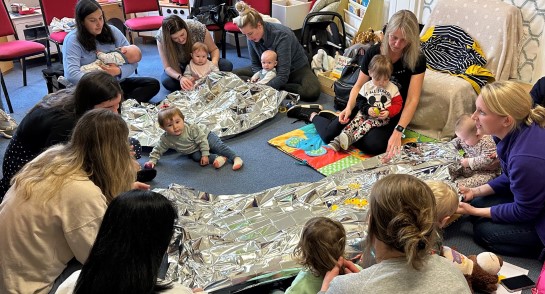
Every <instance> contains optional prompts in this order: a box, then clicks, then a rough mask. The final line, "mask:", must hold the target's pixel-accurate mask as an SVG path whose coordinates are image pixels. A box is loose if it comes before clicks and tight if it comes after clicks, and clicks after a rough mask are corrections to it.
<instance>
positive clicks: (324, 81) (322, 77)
mask: <svg viewBox="0 0 545 294" xmlns="http://www.w3.org/2000/svg"><path fill="white" fill-rule="evenodd" d="M336 80H337V79H336V78H333V77H331V71H326V72H324V73H319V74H318V81H320V90H322V92H323V93H324V94H327V95H329V96H331V97H335V91H333V83H334V82H335V81H336Z"/></svg>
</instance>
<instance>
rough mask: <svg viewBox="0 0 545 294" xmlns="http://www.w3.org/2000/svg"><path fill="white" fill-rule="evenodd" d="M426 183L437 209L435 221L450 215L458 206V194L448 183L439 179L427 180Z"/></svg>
mask: <svg viewBox="0 0 545 294" xmlns="http://www.w3.org/2000/svg"><path fill="white" fill-rule="evenodd" d="M426 184H427V185H428V186H429V187H430V189H431V191H432V192H433V196H435V206H436V209H437V221H441V220H442V219H444V218H445V217H447V216H452V215H453V214H454V213H456V209H457V208H458V203H459V202H460V200H459V199H458V194H457V193H456V190H454V188H452V187H451V186H450V185H449V184H447V183H445V182H441V181H434V180H428V181H426Z"/></svg>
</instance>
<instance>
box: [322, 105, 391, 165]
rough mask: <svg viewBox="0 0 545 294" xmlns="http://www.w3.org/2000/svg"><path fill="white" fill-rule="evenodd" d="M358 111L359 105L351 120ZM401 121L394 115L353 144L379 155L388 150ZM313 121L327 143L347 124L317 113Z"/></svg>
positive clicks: (366, 151) (368, 152)
mask: <svg viewBox="0 0 545 294" xmlns="http://www.w3.org/2000/svg"><path fill="white" fill-rule="evenodd" d="M356 113H358V107H354V109H353V110H352V113H351V115H350V120H352V119H353V118H354V116H356ZM398 121H399V117H394V118H392V119H391V120H390V122H389V123H388V124H387V125H385V126H382V127H377V128H372V129H371V130H369V132H367V134H365V136H363V137H362V138H361V139H359V140H358V141H356V142H355V143H354V144H352V145H353V146H355V147H356V148H358V149H360V150H361V151H363V152H364V153H366V154H371V155H377V154H382V153H384V152H386V148H387V147H388V140H389V139H390V136H391V135H392V133H393V132H394V129H395V126H396V125H397V123H398ZM312 123H313V124H314V126H315V127H316V131H318V134H319V135H320V138H322V140H323V141H324V142H325V143H329V142H331V140H333V138H335V137H337V136H338V135H339V134H340V133H341V131H342V130H343V129H344V127H346V124H344V125H343V124H341V123H340V122H339V119H338V118H334V119H333V120H329V119H327V118H325V117H322V116H319V115H316V116H314V118H313V119H312Z"/></svg>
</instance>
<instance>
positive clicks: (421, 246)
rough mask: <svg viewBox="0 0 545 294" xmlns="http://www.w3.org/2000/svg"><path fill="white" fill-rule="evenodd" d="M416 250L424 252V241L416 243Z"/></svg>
mask: <svg viewBox="0 0 545 294" xmlns="http://www.w3.org/2000/svg"><path fill="white" fill-rule="evenodd" d="M417 248H418V250H424V249H426V242H424V240H420V241H418V245H417Z"/></svg>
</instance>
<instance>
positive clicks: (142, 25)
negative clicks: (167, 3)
mask: <svg viewBox="0 0 545 294" xmlns="http://www.w3.org/2000/svg"><path fill="white" fill-rule="evenodd" d="M122 3H123V14H124V16H125V19H126V21H125V27H127V29H128V30H129V41H130V43H131V44H134V42H133V38H132V32H148V31H155V30H158V29H159V28H160V27H161V25H162V23H163V13H162V12H161V7H160V6H159V1H158V0H123V1H122ZM150 11H158V12H159V15H155V16H139V17H134V18H129V19H127V15H128V14H131V13H141V12H150Z"/></svg>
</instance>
